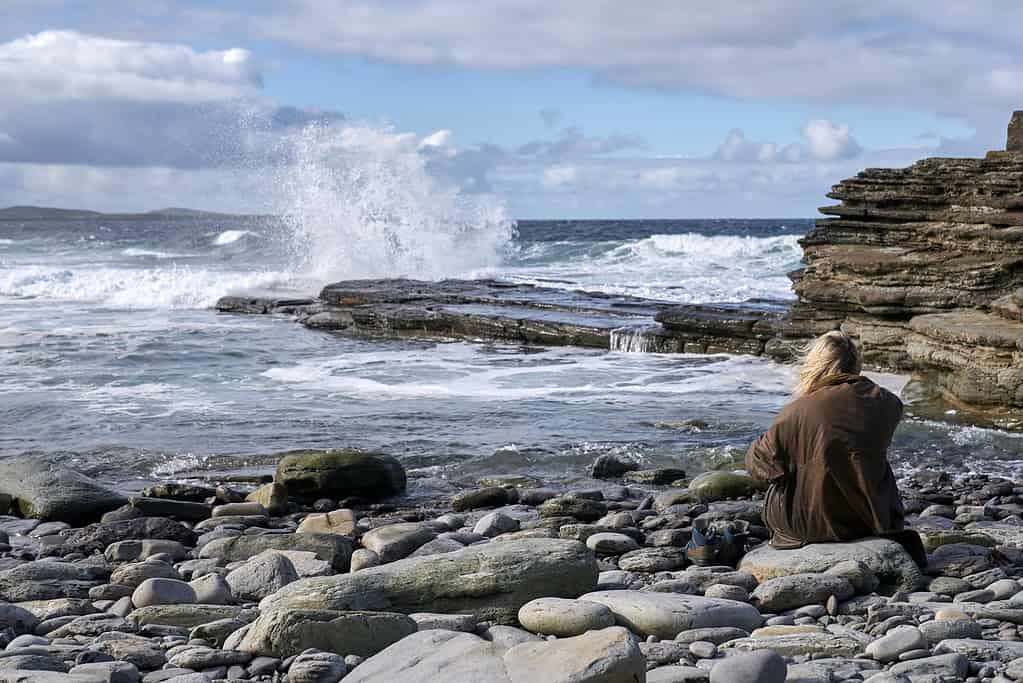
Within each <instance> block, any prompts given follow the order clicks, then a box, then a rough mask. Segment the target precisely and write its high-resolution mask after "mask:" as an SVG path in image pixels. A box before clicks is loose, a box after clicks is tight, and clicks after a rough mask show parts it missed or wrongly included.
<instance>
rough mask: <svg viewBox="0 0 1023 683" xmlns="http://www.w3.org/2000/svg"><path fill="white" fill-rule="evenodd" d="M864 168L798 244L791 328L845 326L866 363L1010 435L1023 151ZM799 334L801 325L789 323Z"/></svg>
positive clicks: (1018, 364)
mask: <svg viewBox="0 0 1023 683" xmlns="http://www.w3.org/2000/svg"><path fill="white" fill-rule="evenodd" d="M1020 123H1023V112H1016V113H1015V114H1014V115H1013V123H1011V124H1010V127H1009V131H1010V139H1009V144H1008V148H1009V149H1010V150H1013V151H1005V152H1003V151H994V152H989V153H988V154H987V156H986V157H985V158H984V159H924V160H922V161H919V162H917V163H915V164H913V165H912V166H910V167H909V168H904V169H867V170H865V171H863V172H861V173H860V174H858V175H857V176H856V177H855V178H850V179H847V180H843V181H842V182H841V183H839V184H838V185H836V186H834V188H833V189H832V191H831V192H830V193H829V194H828V196H829V197H830V198H832V199H837V200H838V201H839V202H840V203H839V204H837V205H835V206H828V207H824V208H822V209H821V212H822V213H824V214H826V215H828V216H830V218H825V219H821V220H819V221H818V222H817V226H816V228H815V229H814V230H812V231H811V232H810V233H809V234H808V235H807V236H806V237H805V238H804V239H803V240H802V242H801V243H802V245H803V248H804V258H803V261H804V263H805V264H806V267H805V269H804V270H803V271H801V272H800V273H799V274H798V275H797V277H796V278H794V279H795V284H794V290H795V292H796V293H797V295H798V296H799V301H798V303H796V304H795V306H794V307H793V309H792V312H791V314H790V318H791V319H792V320H793V322H794V323H795V322H796V321H804V322H807V323H812V324H813V325H815V327H816V329H815V330H809V329H808V330H807V335H806V336H808V337H809V336H812V332H815V331H820V329H821V328H827V327H832V328H841V329H842V330H844V331H846V332H848V333H849V334H851V335H853V336H854V337H856V338H857V339H858V340H859V341H860V342H861V344H862V346H863V349H864V352H865V358H866V360H867V362H868V364H869V365H870V366H872V367H874V368H878V369H892V370H897V371H910V372H913V373H914V374H915V375H916V377H917V379H919V380H921V382H920V384H921V386H920V387H919V388H920V389H922V390H923V392H924V393H930V394H933V395H940V396H941V397H942V398H944V399H946V400H948V401H949V402H951V403H953V404H956V405H957V406H958V407H961V408H965V409H966V410H967V411H969V412H972V413H973V414H975V415H976V416H982V417H987V418H993V419H994V421H995V422H996V423H998V424H1003V425H1005V426H1018V425H1019V424H1021V421H1020V417H1021V416H1023V315H1021V306H1020V304H1021V301H1023V152H1021V151H1018V150H1019V149H1020V145H1019V144H1018V143H1019V142H1020V141H1019V140H1015V139H1014V138H1015V137H1016V136H1017V131H1018V130H1019V129H1020V125H1019V124H1020ZM797 326H798V325H797Z"/></svg>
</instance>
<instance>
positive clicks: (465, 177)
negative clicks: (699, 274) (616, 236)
mask: <svg viewBox="0 0 1023 683" xmlns="http://www.w3.org/2000/svg"><path fill="white" fill-rule="evenodd" d="M1021 21H1023V3H1018V2H1015V0H973V1H972V2H969V3H966V2H962V1H961V0H932V1H931V2H929V3H920V2H919V1H918V0H883V1H875V0H829V2H826V3H822V2H820V1H819V0H773V1H772V2H770V3H765V2H762V1H759V0H731V1H726V2H719V3H706V2H696V1H694V0H646V1H645V2H643V3H624V2H620V0H561V1H560V2H555V3H552V2H550V1H549V0H486V1H485V2H480V1H479V0H361V1H350V0H217V1H214V0H206V1H200V0H133V1H132V2H131V3H124V2H121V0H0V206H3V205H14V204H34V205H47V206H61V207H82V208H90V209H96V210H104V211H137V210H146V209H152V208H157V207H164V206H186V207H195V208H203V209H208V210H220V211H234V212H244V213H257V212H264V211H274V210H277V209H278V208H279V207H280V206H281V205H282V204H284V203H286V202H287V198H286V197H283V196H282V195H283V194H284V193H285V192H286V190H287V189H288V188H290V189H292V190H293V189H294V187H295V184H296V183H297V182H310V183H313V184H328V183H335V184H337V183H339V182H342V181H343V182H344V183H346V185H345V186H344V187H343V188H342V190H343V192H344V193H377V194H380V195H382V194H386V189H385V188H383V187H378V186H370V183H369V181H367V180H365V179H366V178H379V177H381V176H384V175H386V176H387V177H388V178H389V179H390V182H392V183H402V182H405V180H406V179H407V182H409V183H416V184H417V185H421V183H423V182H428V183H429V184H430V185H429V186H430V188H431V189H432V190H433V191H435V192H437V193H442V192H444V193H450V192H454V191H456V190H457V192H459V193H460V195H459V196H460V197H464V198H465V201H467V202H471V201H475V199H476V198H479V197H486V198H487V199H488V201H490V200H493V201H496V202H499V203H503V205H504V206H505V210H506V211H507V213H508V214H509V215H511V216H513V217H515V218H697V217H739V218H742V217H812V216H814V215H816V213H817V211H816V209H817V207H820V206H825V205H827V204H829V203H832V202H831V200H829V199H827V197H826V194H827V192H828V191H829V189H830V187H831V186H832V185H833V184H835V183H837V182H838V181H840V180H841V179H843V178H846V177H849V176H852V175H854V174H855V173H857V172H858V171H859V170H861V169H863V168H865V167H873V166H892V167H900V166H906V165H909V164H911V163H913V162H914V161H916V160H918V159H921V158H924V157H928V156H980V155H983V154H984V152H985V151H986V150H989V149H1001V148H1003V147H1004V144H1005V126H1006V124H1007V122H1008V120H1009V116H1010V114H1011V112H1012V110H1013V109H1015V108H1023V106H1021V105H1023V43H1020V41H1019V40H1018V36H1017V30H1016V27H1017V26H1019V25H1020V22H1021ZM364 169H369V170H367V172H366V173H363V172H362V171H363V170H364ZM424 178H425V179H426V180H425V181H424ZM324 196H326V195H324ZM335 196H336V193H335Z"/></svg>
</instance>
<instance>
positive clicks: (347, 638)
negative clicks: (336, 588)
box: [238, 609, 417, 658]
mask: <svg viewBox="0 0 1023 683" xmlns="http://www.w3.org/2000/svg"><path fill="white" fill-rule="evenodd" d="M416 630H417V626H416V622H414V621H413V620H412V619H410V618H409V617H408V616H406V615H404V614H394V613H391V612H334V611H329V610H290V609H278V610H272V611H270V612H267V613H264V614H263V615H262V616H260V617H259V619H256V621H254V622H253V623H252V626H251V627H250V628H249V630H248V631H247V632H246V634H245V637H244V638H243V639H242V642H241V644H240V645H239V646H238V649H239V650H241V651H242V652H250V653H252V654H254V655H259V656H263V657H279V658H285V657H290V656H292V655H296V654H299V653H301V652H304V651H305V650H308V649H310V648H315V649H317V650H323V651H325V652H334V653H336V654H339V655H342V656H344V655H359V656H360V657H369V656H372V655H375V654H376V653H377V652H379V651H380V650H383V649H384V648H385V647H388V646H389V645H391V644H392V643H396V642H398V641H399V640H401V639H402V638H404V637H405V636H408V635H411V634H413V633H415V632H416Z"/></svg>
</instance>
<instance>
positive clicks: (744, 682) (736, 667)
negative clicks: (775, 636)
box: [710, 650, 788, 683]
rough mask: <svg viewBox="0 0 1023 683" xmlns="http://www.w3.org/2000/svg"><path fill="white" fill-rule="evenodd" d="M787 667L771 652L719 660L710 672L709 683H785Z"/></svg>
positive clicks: (760, 651)
mask: <svg viewBox="0 0 1023 683" xmlns="http://www.w3.org/2000/svg"><path fill="white" fill-rule="evenodd" d="M787 672H788V666H787V665H786V664H785V660H784V659H782V658H781V656H780V655H778V654H777V653H776V652H773V651H771V650H758V651H756V652H750V653H748V654H747V653H743V654H740V655H735V656H732V657H728V658H727V659H723V660H721V661H720V662H719V663H718V664H716V665H715V666H714V668H713V669H711V670H710V683H785V677H786V675H787Z"/></svg>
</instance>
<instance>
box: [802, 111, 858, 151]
mask: <svg viewBox="0 0 1023 683" xmlns="http://www.w3.org/2000/svg"><path fill="white" fill-rule="evenodd" d="M802 133H803V137H804V138H806V142H807V146H808V148H809V151H810V156H812V157H813V158H814V159H820V160H821V161H832V160H834V159H851V158H852V157H854V156H856V155H857V154H859V152H860V146H859V144H858V143H857V142H856V141H855V140H854V139H853V138H852V136H851V135H850V134H849V126H848V125H847V124H844V123H842V124H836V123H832V122H831V121H828V120H827V119H811V120H810V121H807V122H806V124H805V125H804V126H803V130H802Z"/></svg>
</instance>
